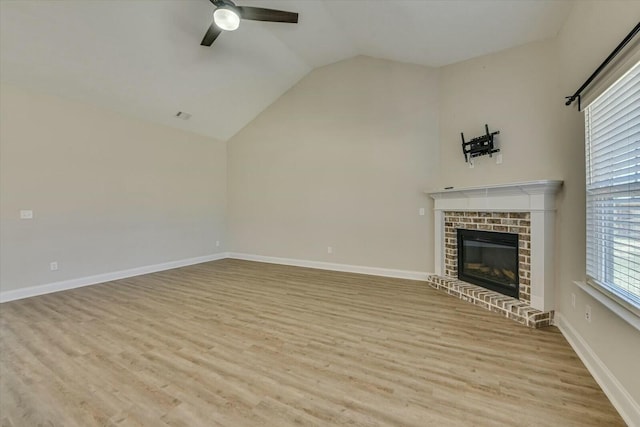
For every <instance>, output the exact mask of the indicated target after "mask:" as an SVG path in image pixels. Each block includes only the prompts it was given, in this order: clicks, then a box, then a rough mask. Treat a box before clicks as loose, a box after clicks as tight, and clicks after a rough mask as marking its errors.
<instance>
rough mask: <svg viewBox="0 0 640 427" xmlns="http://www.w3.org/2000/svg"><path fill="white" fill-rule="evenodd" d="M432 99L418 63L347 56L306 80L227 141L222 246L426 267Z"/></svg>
mask: <svg viewBox="0 0 640 427" xmlns="http://www.w3.org/2000/svg"><path fill="white" fill-rule="evenodd" d="M437 99H438V90H437V73H436V72H435V71H434V70H433V69H429V68H426V67H421V66H415V65H407V64H401V63H396V62H391V61H385V60H378V59H373V58H368V57H356V58H353V59H350V60H347V61H343V62H339V63H336V64H333V65H329V66H326V67H324V68H320V69H317V70H315V71H313V72H312V73H310V74H309V75H308V76H306V77H305V78H304V79H303V80H302V81H300V82H299V83H298V84H297V85H296V86H294V87H293V88H292V89H291V90H290V91H289V92H287V93H286V94H284V95H283V96H282V97H281V98H280V99H279V100H278V101H276V102H275V103H274V104H273V105H271V106H270V107H269V108H267V110H265V111H264V112H263V113H262V114H260V115H259V116H258V117H257V118H256V119H255V120H254V121H253V122H251V123H250V124H249V125H248V126H247V127H246V128H245V129H243V130H242V131H241V132H240V133H239V134H237V135H236V136H235V137H234V138H232V139H231V140H230V141H229V163H228V167H229V190H228V193H229V219H230V221H229V225H230V228H229V232H230V235H231V236H232V245H231V249H232V250H233V251H235V252H241V253H250V254H258V255H266V256H276V257H286V258H296V259H303V260H314V261H326V262H335V263H342V264H351V265H361V266H374V267H383V268H392V269H402V270H414V271H431V270H432V269H433V255H432V254H433V252H432V251H433V248H432V246H433V244H432V229H433V225H432V222H433V218H432V216H431V210H432V208H431V206H432V205H431V204H430V200H429V199H428V197H427V196H426V195H425V194H423V192H422V191H423V189H424V188H425V186H428V185H430V184H433V185H434V186H435V185H436V180H437V177H438V175H439V168H438V158H439V156H438V143H437V138H438V121H437V110H438V101H437ZM420 207H424V208H426V212H427V215H425V216H418V209H419V208H420ZM328 246H332V247H333V250H334V253H333V254H328V253H327V247H328Z"/></svg>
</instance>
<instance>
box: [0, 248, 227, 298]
mask: <svg viewBox="0 0 640 427" xmlns="http://www.w3.org/2000/svg"><path fill="white" fill-rule="evenodd" d="M227 257H228V254H227V253H226V252H221V253H217V254H212V255H205V256H200V257H195V258H187V259H181V260H178V261H169V262H165V263H162V264H153V265H146V266H143V267H136V268H130V269H127V270H121V271H115V272H112V273H104V274H96V275H95V276H87V277H80V278H77V279H70V280H63V281H61V282H54V283H47V284H45V285H38V286H30V287H28V288H23V289H16V290H13V291H5V292H0V303H3V302H9V301H15V300H19V299H23V298H29V297H35V296H38V295H44V294H50V293H52V292H59V291H66V290H68V289H75V288H81V287H83V286H89V285H96V284H98V283H103V282H110V281H112V280H118V279H126V278H127V277H133V276H140V275H142V274H149V273H155V272H158V271H163V270H171V269H172V268H178V267H185V266H187V265H193V264H200V263H203V262H209V261H215V260H219V259H223V258H227Z"/></svg>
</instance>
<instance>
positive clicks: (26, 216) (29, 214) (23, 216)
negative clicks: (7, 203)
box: [20, 210, 33, 219]
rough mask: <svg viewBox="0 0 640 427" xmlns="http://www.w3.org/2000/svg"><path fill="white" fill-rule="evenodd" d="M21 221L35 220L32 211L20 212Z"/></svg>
mask: <svg viewBox="0 0 640 427" xmlns="http://www.w3.org/2000/svg"><path fill="white" fill-rule="evenodd" d="M20 219H33V211H32V210H22V211H20Z"/></svg>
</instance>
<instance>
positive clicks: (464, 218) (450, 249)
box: [444, 211, 531, 304]
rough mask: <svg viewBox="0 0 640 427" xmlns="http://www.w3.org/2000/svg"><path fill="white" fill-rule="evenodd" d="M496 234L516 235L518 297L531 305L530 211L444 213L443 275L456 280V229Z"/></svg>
mask: <svg viewBox="0 0 640 427" xmlns="http://www.w3.org/2000/svg"><path fill="white" fill-rule="evenodd" d="M458 228H464V229H467V230H486V231H498V232H502V233H517V234H518V242H519V243H518V244H519V248H518V256H519V258H520V259H519V266H518V270H519V288H520V289H519V297H518V299H519V300H520V301H522V302H525V303H527V304H530V303H531V220H530V214H529V212H482V211H471V212H461V211H445V212H444V239H445V241H444V247H445V254H444V274H445V276H447V277H452V278H457V277H458V238H457V231H456V230H457V229H458Z"/></svg>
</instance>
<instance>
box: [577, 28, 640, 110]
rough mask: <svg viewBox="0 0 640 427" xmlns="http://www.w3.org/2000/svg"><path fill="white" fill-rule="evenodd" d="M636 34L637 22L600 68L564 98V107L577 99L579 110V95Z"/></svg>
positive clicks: (638, 30) (639, 29)
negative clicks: (574, 91)
mask: <svg viewBox="0 0 640 427" xmlns="http://www.w3.org/2000/svg"><path fill="white" fill-rule="evenodd" d="M638 32H640V22H638V24H637V25H636V26H635V27H634V28H633V30H631V32H630V33H629V34H627V37H625V38H624V40H622V41H621V42H620V44H619V45H618V46H617V47H616V48H615V49H614V50H613V52H611V54H610V55H609V56H607V59H605V60H604V62H603V63H602V64H600V66H599V67H598V68H597V69H596V70H595V71H594V72H593V74H591V76H590V77H589V78H588V79H587V81H586V82H584V83H583V84H582V86H580V89H578V90H577V91H576V93H574V94H573V95H571V96H566V97H565V99H566V100H567V102H565V103H564V105H571V103H572V102H573V101H575V100H576V98H577V99H578V110H580V109H581V108H580V95H581V94H582V91H583V90H584V89H585V88H586V87H587V86H589V85H590V84H591V82H592V81H593V79H595V78H596V77H598V74H600V73H601V72H602V70H603V69H604V67H606V66H607V65H609V63H610V62H611V61H612V60H613V58H615V57H616V55H617V54H618V53H620V51H621V50H622V49H624V47H625V46H626V45H627V44H629V42H630V41H631V39H632V38H634V37H635V35H636V34H638Z"/></svg>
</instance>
